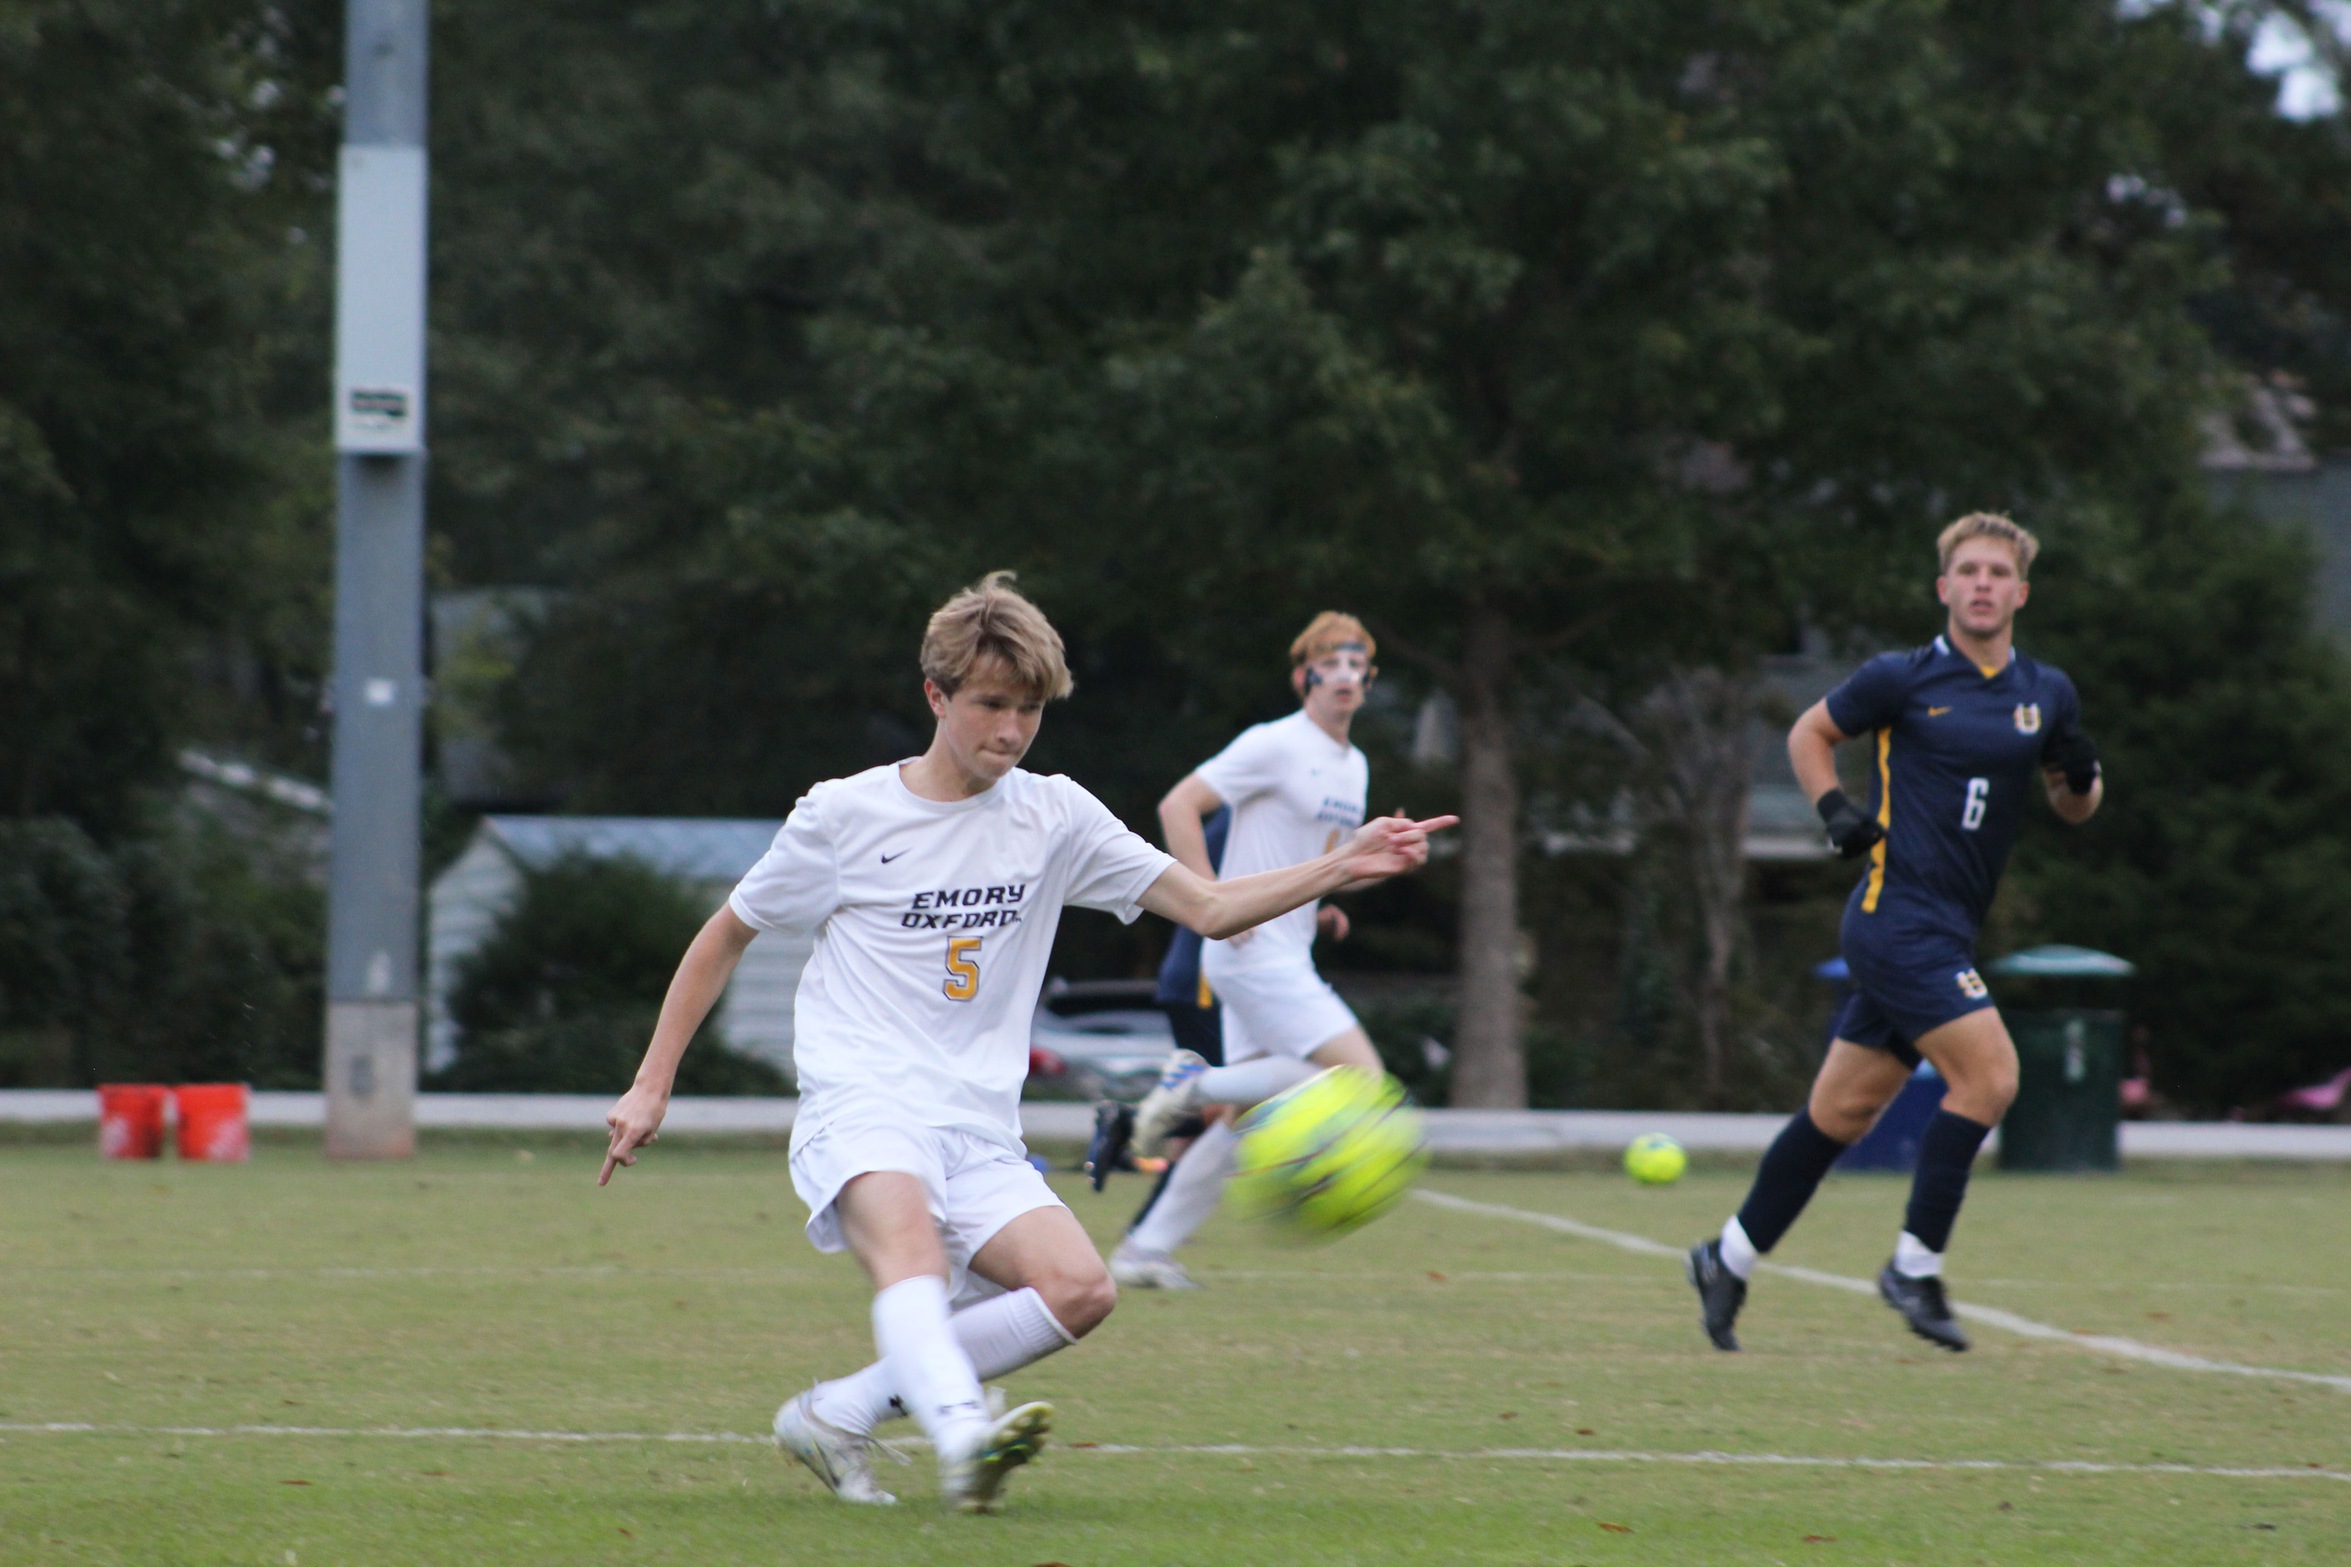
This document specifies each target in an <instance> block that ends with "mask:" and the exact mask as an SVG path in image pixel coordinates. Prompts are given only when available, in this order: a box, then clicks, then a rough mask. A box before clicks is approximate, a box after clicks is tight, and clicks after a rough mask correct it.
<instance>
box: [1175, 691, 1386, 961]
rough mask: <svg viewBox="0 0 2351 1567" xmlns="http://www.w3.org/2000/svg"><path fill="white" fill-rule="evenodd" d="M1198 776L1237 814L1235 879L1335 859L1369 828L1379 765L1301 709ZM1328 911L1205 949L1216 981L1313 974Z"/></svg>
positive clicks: (1231, 842)
mask: <svg viewBox="0 0 2351 1567" xmlns="http://www.w3.org/2000/svg"><path fill="white" fill-rule="evenodd" d="M1193 776H1194V777H1195V778H1198V779H1199V780H1200V781H1201V782H1202V783H1204V784H1206V785H1207V786H1208V787H1209V788H1210V789H1212V790H1214V791H1215V793H1216V796H1217V798H1218V799H1220V800H1222V801H1223V802H1224V803H1225V804H1227V805H1229V806H1231V807H1232V808H1233V825H1232V828H1231V831H1230V835H1229V836H1228V837H1227V838H1226V840H1225V852H1224V865H1223V868H1222V874H1224V875H1226V876H1251V875H1255V874H1256V873H1257V872H1259V871H1271V870H1280V869H1282V868H1284V867H1285V866H1291V865H1297V864H1299V863H1301V862H1303V861H1306V860H1311V859H1313V858H1314V857H1315V856H1316V855H1318V854H1328V853H1329V852H1330V851H1331V850H1332V849H1333V848H1335V847H1337V846H1338V845H1339V844H1340V843H1342V842H1344V841H1345V840H1346V837H1347V835H1348V834H1349V833H1351V832H1353V831H1354V830H1355V829H1356V828H1358V827H1360V826H1362V825H1363V820H1364V814H1365V812H1364V802H1365V798H1366V796H1367V794H1368V793H1369V791H1370V788H1371V764H1370V763H1369V762H1367V761H1365V760H1364V757H1363V753H1362V752H1361V751H1360V750H1358V749H1356V747H1355V745H1354V743H1353V742H1352V741H1349V740H1344V739H1337V738H1334V737H1333V736H1332V735H1331V734H1330V733H1329V732H1328V731H1326V730H1324V729H1323V728H1322V726H1321V725H1319V724H1317V723H1316V722H1315V721H1314V720H1313V719H1312V718H1310V717H1308V716H1307V713H1306V711H1305V709H1303V708H1301V709H1299V710H1298V711H1297V712H1295V713H1292V714H1291V715H1290V716H1289V717H1287V718H1277V719H1275V720H1274V721H1273V722H1272V723H1268V724H1254V725H1252V726H1250V727H1249V728H1247V729H1244V730H1242V731H1241V733H1240V735H1239V736H1238V737H1237V738H1235V739H1234V741H1233V743H1232V744H1231V745H1228V746H1226V747H1225V748H1224V749H1223V750H1221V751H1219V752H1217V753H1216V755H1214V756H1212V757H1210V758H1209V759H1208V760H1207V761H1205V762H1203V763H1201V764H1200V767H1199V768H1198V770H1197V771H1195V772H1194V774H1193ZM1317 907H1319V905H1315V904H1309V905H1308V906H1307V907H1305V908H1302V909H1293V910H1291V911H1290V912H1289V913H1287V914H1285V915H1283V916H1282V917H1281V918H1280V919H1276V920H1267V921H1266V922H1265V923H1264V924H1263V925H1260V926H1258V927H1257V929H1255V930H1253V931H1247V932H1244V933H1243V934H1242V935H1240V936H1238V937H1236V938H1234V939H1233V940H1231V941H1211V942H1208V943H1206V945H1205V946H1204V947H1203V948H1202V959H1201V962H1202V966H1203V968H1204V969H1206V970H1207V972H1208V982H1209V984H1210V985H1211V986H1213V985H1214V984H1215V983H1216V973H1217V971H1218V970H1220V969H1223V970H1230V969H1232V968H1234V967H1237V966H1240V965H1243V964H1248V965H1264V966H1268V967H1270V966H1274V965H1281V964H1288V965H1299V964H1304V965H1307V966H1309V967H1311V966H1312V964H1313V962H1314V958H1313V947H1314V920H1315V910H1316V908H1317Z"/></svg>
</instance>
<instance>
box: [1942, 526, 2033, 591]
mask: <svg viewBox="0 0 2351 1567" xmlns="http://www.w3.org/2000/svg"><path fill="white" fill-rule="evenodd" d="M1969 539H2004V540H2006V541H2007V542H2008V545H2009V547H2010V548H2012V549H2014V550H2015V551H2016V574H2017V575H2018V576H2020V577H2029V576H2031V575H2032V574H2033V557H2034V556H2036V555H2038V554H2040V553H2041V541H2040V540H2039V539H2036V538H2034V537H2033V531H2032V529H2030V528H2028V527H2026V526H2024V524H2022V523H2020V522H2017V521H2016V520H2014V519H2013V518H2009V517H2003V516H2002V515H2001V514H2000V513H1998V512H1996V511H1971V512H1969V513H1968V514H1967V515H1966V516H1964V517H1962V518H1960V519H1959V520H1958V521H1957V522H1955V523H1953V524H1951V526H1950V527H1948V528H1945V529H1944V530H1943V532H1942V536H1941V537H1939V538H1937V539H1936V540H1935V552H1936V554H1937V556H1938V557H1939V558H1940V559H1941V561H1942V563H1943V570H1945V571H1949V570H1950V569H1951V557H1952V555H1953V554H1955V553H1956V552H1957V551H1958V549H1959V546H1960V545H1962V544H1965V543H1966V542H1967V541H1968V540H1969Z"/></svg>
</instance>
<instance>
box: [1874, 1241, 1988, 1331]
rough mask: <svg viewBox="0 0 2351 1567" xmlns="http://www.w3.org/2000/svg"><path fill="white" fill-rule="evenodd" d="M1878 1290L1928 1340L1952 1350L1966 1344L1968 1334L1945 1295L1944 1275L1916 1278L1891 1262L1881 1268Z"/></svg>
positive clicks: (1913, 1329)
mask: <svg viewBox="0 0 2351 1567" xmlns="http://www.w3.org/2000/svg"><path fill="white" fill-rule="evenodd" d="M1878 1294H1879V1295H1881V1296H1883V1297H1884V1299H1885V1302H1886V1304H1887V1305H1889V1306H1891V1307H1893V1308H1894V1309H1895V1310H1896V1311H1899V1312H1900V1313H1902V1320H1903V1321H1904V1322H1907V1323H1909V1324H1910V1331H1911V1332H1913V1333H1915V1334H1917V1335H1918V1336H1919V1337H1920V1338H1922V1339H1925V1340H1926V1341H1927V1342H1928V1343H1930V1344H1940V1345H1942V1346H1943V1347H1944V1348H1945V1349H1948V1350H1953V1351H1958V1350H1963V1349H1965V1348H1967V1334H1966V1332H1965V1331H1963V1330H1962V1329H1961V1328H1960V1326H1959V1319H1958V1318H1957V1317H1955V1316H1953V1315H1952V1314H1951V1302H1950V1301H1949V1300H1948V1299H1946V1298H1945V1297H1944V1295H1943V1281H1942V1280H1941V1279H1939V1278H1925V1279H1914V1278H1912V1277H1911V1276H1910V1275H1909V1274H1907V1273H1899V1272H1896V1271H1895V1268H1894V1265H1893V1264H1892V1263H1890V1262H1889V1263H1887V1264H1886V1265H1885V1267H1883V1268H1881V1269H1880V1270H1878Z"/></svg>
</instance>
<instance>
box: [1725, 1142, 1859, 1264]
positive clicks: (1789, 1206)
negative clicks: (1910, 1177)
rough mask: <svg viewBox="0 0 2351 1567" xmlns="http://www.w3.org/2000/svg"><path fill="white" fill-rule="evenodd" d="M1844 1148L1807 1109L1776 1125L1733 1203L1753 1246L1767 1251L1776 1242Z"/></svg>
mask: <svg viewBox="0 0 2351 1567" xmlns="http://www.w3.org/2000/svg"><path fill="white" fill-rule="evenodd" d="M1844 1151H1845V1145H1844V1144H1843V1143H1840V1142H1838V1141H1837V1140H1836V1139H1835V1138H1834V1137H1831V1136H1830V1135H1829V1134H1828V1133H1826V1132H1824V1131H1822V1130H1821V1129H1820V1128H1819V1127H1817V1126H1815V1125H1813V1124H1812V1112H1811V1111H1809V1110H1799V1111H1797V1112H1796V1118H1795V1119H1794V1120H1792V1121H1790V1122H1789V1123H1788V1124H1787V1125H1786V1126H1784V1127H1782V1128H1781V1129H1780V1135H1779V1136H1777V1137H1775V1138H1773V1139H1772V1140H1771V1147H1770V1148H1768V1149H1766V1150H1765V1151H1764V1155H1763V1163H1762V1164H1760V1165H1758V1166H1757V1167H1756V1170H1755V1184H1754V1185H1753V1186H1751V1187H1749V1188H1748V1189H1747V1200H1746V1202H1745V1203H1743V1204H1741V1205H1740V1208H1739V1228H1740V1229H1742V1230H1745V1231H1746V1232H1747V1238H1748V1239H1749V1240H1751V1241H1753V1242H1754V1243H1755V1249H1756V1250H1757V1251H1769V1250H1771V1249H1772V1248H1773V1247H1774V1246H1777V1245H1778V1244H1779V1243H1780V1237H1781V1236H1783V1235H1785V1234H1787V1233H1788V1226H1789V1225H1791V1224H1794V1223H1795V1222H1796V1216H1797V1215H1798V1214H1800V1213H1802V1212H1803V1211H1804V1205H1805V1204H1806V1203H1808V1202H1810V1201H1812V1194H1813V1192H1814V1190H1815V1189H1816V1188H1818V1187H1819V1185H1820V1180H1821V1177H1822V1176H1824V1175H1826V1174H1828V1173H1829V1166H1830V1165H1832V1164H1835V1163H1836V1162H1837V1155H1839V1154H1841V1153H1843V1152H1844Z"/></svg>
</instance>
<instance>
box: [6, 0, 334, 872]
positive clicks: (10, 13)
mask: <svg viewBox="0 0 2351 1567" xmlns="http://www.w3.org/2000/svg"><path fill="white" fill-rule="evenodd" d="M310 9H312V8H307V7H295V8H291V9H290V10H289V9H277V8H271V7H266V6H263V5H260V4H257V3H246V4H239V3H233V0H165V3H158V4H154V5H140V6H129V7H125V6H116V5H108V4H98V3H82V0H12V3H10V4H7V5H5V6H0V731H4V732H5V733H6V734H7V735H8V744H7V745H6V747H5V748H0V811H5V812H7V813H10V814H13V815H19V816H36V815H43V814H55V813H64V814H70V815H71V816H73V817H74V818H75V819H77V820H79V821H82V822H84V823H87V824H89V825H91V826H92V827H94V828H96V829H98V830H99V831H101V832H104V833H116V832H120V831H124V830H127V829H128V828H129V827H130V826H131V825H132V821H133V817H134V815H135V799H136V796H137V792H138V790H139V789H140V788H141V787H142V786H143V785H145V784H148V783H150V782H153V781H154V780H156V779H157V778H159V777H160V776H162V774H163V772H164V771H165V770H166V769H167V768H168V767H169V765H170V756H171V752H172V748H173V746H174V744H175V743H177V742H179V741H181V740H184V739H185V738H186V737H187V736H188V734H189V732H190V729H191V718H192V716H193V715H195V714H196V713H198V712H200V711H203V710H205V707H206V704H205V703H203V702H201V701H199V700H198V692H197V688H198V686H199V684H200V677H199V669H200V664H201V660H200V655H201V654H202V653H203V652H204V651H205V650H206V648H207V647H208V646H209V645H210V644H211V643H212V642H213V641H214V640H216V639H218V634H220V633H223V632H225V631H226V630H227V629H228V628H231V627H235V626H237V625H239V623H240V620H241V619H250V620H252V621H254V622H256V623H267V622H269V621H270V620H271V609H272V608H273V607H274V606H271V605H270V604H269V603H268V599H269V595H270V592H271V590H274V589H284V588H287V587H289V586H290V585H291V579H292V578H299V577H301V576H304V575H306V574H309V573H311V572H312V571H313V569H314V567H315V566H316V565H317V564H318V560H317V557H316V556H315V554H311V555H308V556H305V555H304V553H303V552H302V551H301V550H299V549H290V548H288V547H287V546H286V545H285V544H284V543H282V542H281V539H282V536H283V535H284V534H286V533H287V532H289V531H297V530H299V529H300V528H302V527H304V526H306V525H307V526H309V527H310V528H311V529H312V531H313V532H314V533H315V531H316V530H315V523H316V518H315V517H311V518H296V517H293V516H290V515H288V514H287V512H286V511H285V510H283V509H279V508H276V507H273V505H272V504H271V500H270V497H269V493H268V481H269V480H271V479H272V478H274V477H275V476H276V464H277V463H278V462H279V461H280V460H281V459H283V458H285V457H286V455H287V454H286V452H285V450H284V448H283V446H282V444H281V443H278V442H275V441H273V440H272V438H271V435H270V429H271V426H270V423H269V420H268V418H267V417H266V411H267V408H268V406H269V404H270V398H271V394H272V393H273V391H275V390H276V387H275V385H274V383H273V380H272V376H273V372H275V371H276V370H278V369H279V368H282V362H283V358H284V356H285V354H286V353H288V352H289V351H292V350H290V349H289V345H288V342H287V338H288V337H289V336H290V335H291V334H286V333H283V332H280V331H277V330H275V329H276V328H277V327H278V325H279V324H280V323H279V320H277V319H273V317H274V316H283V317H289V318H292V319H302V318H304V317H307V319H308V321H309V323H310V324H312V325H314V326H315V325H317V324H320V323H322V322H323V312H321V311H317V310H315V309H311V308H306V307H304V306H303V305H302V304H301V303H300V302H299V298H298V296H299V293H300V290H301V288H302V286H303V285H302V283H301V282H300V277H301V275H302V273H303V263H302V261H301V259H300V258H298V257H296V258H292V259H289V249H290V247H289V241H288V236H287V230H288V225H289V224H291V223H295V222H304V221H310V220H311V219H312V218H313V217H314V216H315V215H316V214H317V213H318V211H319V210H320V199H321V191H320V190H319V189H318V188H317V186H316V185H315V183H311V182H307V181H306V180H305V178H304V176H305V175H306V174H315V173H316V172H317V170H318V169H319V168H320V167H321V166H322V165H321V161H320V155H319V145H320V143H319V137H318V132H319V130H320V129H321V125H322V119H321V117H322V115H323V112H324V107H325V104H326V85H327V83H326V82H322V81H319V80H318V79H317V76H316V73H315V67H316V65H317V63H318V61H317V56H318V54H319V53H320V52H321V51H319V50H317V49H316V47H315V45H316V44H317V42H318V37H317V33H316V30H315V29H313V28H310V27H309V26H307V23H308V22H309V21H310V20H311V18H310V17H309V16H308V15H307V12H308V10H310ZM306 71H308V72H309V74H305V72H306ZM331 79H332V78H331V77H330V78H328V80H329V81H331ZM281 159H282V161H283V164H284V166H283V167H280V162H281ZM291 248H292V249H299V248H300V247H291ZM290 291H291V297H290ZM295 357H297V358H305V357H306V362H308V363H310V364H312V365H314V366H315V365H316V364H318V363H320V362H321V360H320V356H318V355H317V354H316V353H312V354H310V355H308V356H303V355H301V354H300V353H299V352H298V351H296V352H295ZM317 388H318V383H317V382H315V381H313V382H312V383H311V384H310V385H309V386H308V387H307V388H306V392H307V394H308V396H309V398H310V399H311V400H312V401H313V402H315V401H316V400H317ZM287 556H294V557H300V559H299V560H298V561H296V562H294V563H293V564H292V569H291V572H290V573H289V572H288V571H285V570H279V569H276V565H275V563H276V562H277V561H278V560H280V559H283V558H285V557H287ZM245 645H246V646H247V647H248V648H251V647H253V646H256V645H268V644H267V639H266V638H265V637H263V638H252V639H249V640H248V641H247V642H246V644H245ZM270 650H271V651H272V652H273V653H278V654H283V653H285V652H286V651H287V649H286V647H285V646H284V644H282V643H281V644H278V645H276V646H274V647H272V648H271V649H270ZM312 657H315V655H312ZM217 707H218V704H213V708H214V710H215V711H217Z"/></svg>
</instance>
